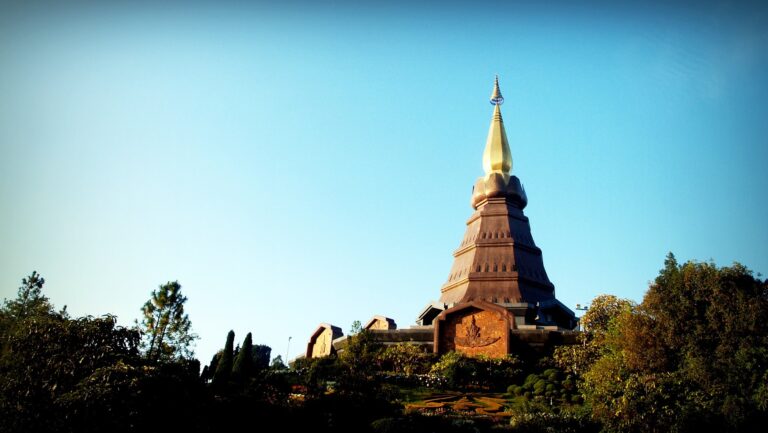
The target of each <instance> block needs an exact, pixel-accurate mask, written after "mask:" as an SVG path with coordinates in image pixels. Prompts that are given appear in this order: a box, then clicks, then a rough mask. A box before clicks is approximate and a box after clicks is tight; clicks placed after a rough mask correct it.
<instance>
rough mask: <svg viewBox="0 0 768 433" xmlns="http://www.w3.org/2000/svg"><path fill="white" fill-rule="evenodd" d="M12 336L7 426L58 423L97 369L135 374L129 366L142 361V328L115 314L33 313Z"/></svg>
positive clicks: (0, 398)
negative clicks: (70, 398)
mask: <svg viewBox="0 0 768 433" xmlns="http://www.w3.org/2000/svg"><path fill="white" fill-rule="evenodd" d="M6 338H7V339H6V344H7V346H6V347H5V350H4V352H3V355H2V358H0V413H1V414H2V416H0V423H2V424H4V425H2V428H0V430H2V431H15V430H50V429H56V428H58V426H59V423H60V422H62V420H61V416H59V415H58V414H60V413H62V409H63V406H62V399H64V398H65V397H66V396H67V394H68V393H71V392H74V391H76V390H77V389H83V388H85V389H89V388H88V386H87V384H88V379H89V377H91V375H93V374H94V373H95V372H97V371H100V370H102V371H103V370H105V369H107V370H108V369H118V370H121V371H122V370H126V371H129V372H128V373H127V374H128V376H131V375H133V376H135V374H134V373H135V369H131V368H123V367H124V366H126V365H132V364H135V363H136V360H137V358H138V355H139V352H138V344H139V333H138V332H137V331H136V330H134V329H127V328H122V327H118V326H116V324H115V318H114V316H104V317H101V318H92V317H85V318H80V319H75V320H71V319H68V318H64V317H61V316H55V315H51V316H37V317H28V318H26V319H24V320H22V321H20V322H18V323H17V326H16V327H15V329H14V330H13V331H12V332H11V333H10V334H9V335H8V336H7V337H6ZM116 380H119V379H117V378H116ZM43 414H48V415H45V416H43Z"/></svg>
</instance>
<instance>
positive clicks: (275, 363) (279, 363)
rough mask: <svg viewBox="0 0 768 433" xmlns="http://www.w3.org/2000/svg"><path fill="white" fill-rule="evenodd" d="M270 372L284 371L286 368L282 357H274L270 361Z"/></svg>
mask: <svg viewBox="0 0 768 433" xmlns="http://www.w3.org/2000/svg"><path fill="white" fill-rule="evenodd" d="M269 367H270V368H271V369H272V370H286V369H288V366H287V365H285V362H283V357H282V356H280V355H277V356H275V359H273V360H272V364H271V365H270V366H269Z"/></svg>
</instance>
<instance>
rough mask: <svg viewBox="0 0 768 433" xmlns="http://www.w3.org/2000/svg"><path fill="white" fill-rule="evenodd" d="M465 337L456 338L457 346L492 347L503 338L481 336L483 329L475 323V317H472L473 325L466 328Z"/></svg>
mask: <svg viewBox="0 0 768 433" xmlns="http://www.w3.org/2000/svg"><path fill="white" fill-rule="evenodd" d="M464 331H465V332H464V336H462V337H459V336H457V337H456V345H457V346H461V347H484V346H488V345H491V344H493V343H495V342H497V341H499V339H500V338H501V337H483V336H482V334H481V329H480V327H479V326H477V322H476V321H475V315H474V314H473V315H472V323H470V324H469V326H466V327H465V328H464Z"/></svg>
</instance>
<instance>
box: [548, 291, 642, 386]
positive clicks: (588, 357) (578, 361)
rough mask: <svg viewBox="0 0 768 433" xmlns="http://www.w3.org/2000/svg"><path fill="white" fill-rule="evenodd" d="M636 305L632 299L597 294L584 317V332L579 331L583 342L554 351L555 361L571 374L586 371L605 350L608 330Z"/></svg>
mask: <svg viewBox="0 0 768 433" xmlns="http://www.w3.org/2000/svg"><path fill="white" fill-rule="evenodd" d="M633 308H635V305H634V304H633V303H632V301H630V300H627V299H620V298H617V297H616V296H613V295H600V296H597V297H596V298H595V299H594V300H593V301H592V303H591V305H590V307H589V310H587V312H586V313H585V314H584V316H583V317H582V318H581V324H582V326H583V327H584V332H582V333H581V334H579V342H580V344H576V345H567V346H559V347H557V348H556V349H555V351H554V354H553V359H554V361H555V364H556V365H557V366H559V367H560V368H562V369H563V370H565V371H567V372H569V373H573V374H576V375H582V374H584V373H585V372H586V371H587V370H588V369H589V368H590V366H591V365H592V364H593V363H594V362H595V361H596V360H597V359H598V358H599V357H600V356H601V355H602V354H603V353H604V351H605V343H606V338H607V335H608V332H609V330H610V329H611V326H612V324H613V323H614V321H615V320H616V318H617V317H618V316H619V315H621V314H622V313H624V312H625V311H631V310H632V309H633Z"/></svg>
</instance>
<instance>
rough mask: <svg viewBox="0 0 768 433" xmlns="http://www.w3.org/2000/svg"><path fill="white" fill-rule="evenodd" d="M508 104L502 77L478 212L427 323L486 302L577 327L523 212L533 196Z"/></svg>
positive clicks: (475, 195) (538, 320)
mask: <svg viewBox="0 0 768 433" xmlns="http://www.w3.org/2000/svg"><path fill="white" fill-rule="evenodd" d="M503 102H504V98H503V97H502V96H501V91H500V90H499V80H498V77H497V78H496V82H495V85H494V89H493V93H492V95H491V103H492V104H493V105H494V111H493V117H492V119H491V126H490V130H489V131H488V139H487V141H486V144H485V151H484V152H483V169H484V171H485V175H484V176H481V177H480V178H479V179H477V181H476V182H475V186H474V188H473V191H472V199H471V204H472V207H473V208H474V209H475V212H474V213H473V214H472V216H471V217H470V218H469V220H468V221H467V230H466V233H465V234H464V238H463V239H462V241H461V244H460V245H459V247H458V248H457V249H456V250H455V251H454V253H453V255H454V262H453V266H452V268H451V272H450V274H449V275H448V281H446V282H445V284H444V285H443V287H442V289H441V295H440V301H439V303H436V304H432V305H431V306H428V307H427V309H426V310H424V312H423V313H422V316H421V317H420V319H421V323H422V324H424V325H427V324H430V323H431V322H432V318H433V317H434V316H435V315H436V314H437V313H438V311H437V310H439V309H441V308H449V307H452V306H455V305H460V304H464V303H468V302H473V301H485V302H489V303H493V304H498V305H500V306H503V307H506V308H507V309H508V310H509V311H510V312H512V313H513V314H514V316H515V321H516V324H517V325H518V326H526V325H528V326H531V325H540V326H557V327H558V328H563V329H572V328H573V327H574V325H575V316H574V314H573V312H571V311H570V310H569V309H568V308H567V307H565V306H564V305H563V304H561V303H560V302H559V301H557V299H556V298H555V286H554V285H553V284H552V283H551V282H550V281H549V277H547V271H546V270H545V269H544V263H543V260H542V255H541V250H540V249H539V248H538V247H537V246H536V244H535V243H534V242H533V237H532V236H531V226H530V224H529V222H528V217H526V216H525V215H524V214H523V209H524V208H525V206H526V205H527V204H528V198H527V197H526V194H525V190H524V189H523V187H522V185H521V183H520V180H519V179H518V178H517V176H514V175H512V153H511V152H510V149H509V142H508V141H507V134H506V131H505V130H504V121H503V119H502V117H501V108H500V106H501V104H502V103H503ZM430 311H431V312H430Z"/></svg>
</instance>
